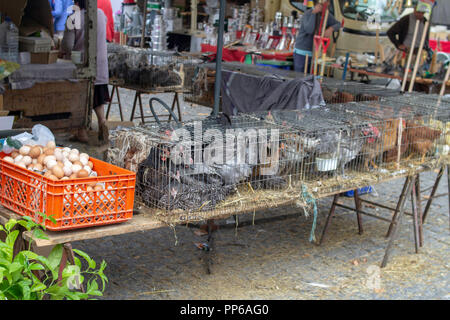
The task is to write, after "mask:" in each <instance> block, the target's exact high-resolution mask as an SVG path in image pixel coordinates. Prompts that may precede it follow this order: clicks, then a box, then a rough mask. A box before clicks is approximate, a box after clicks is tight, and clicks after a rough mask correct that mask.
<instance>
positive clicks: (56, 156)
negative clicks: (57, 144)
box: [54, 149, 64, 161]
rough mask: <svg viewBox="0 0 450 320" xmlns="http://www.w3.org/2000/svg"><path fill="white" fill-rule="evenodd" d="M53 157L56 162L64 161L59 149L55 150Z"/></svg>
mask: <svg viewBox="0 0 450 320" xmlns="http://www.w3.org/2000/svg"><path fill="white" fill-rule="evenodd" d="M54 155H55V158H56V160H59V161H63V160H64V155H63V153H62V151H61V149H55V152H54Z"/></svg>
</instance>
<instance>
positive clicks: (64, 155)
mask: <svg viewBox="0 0 450 320" xmlns="http://www.w3.org/2000/svg"><path fill="white" fill-rule="evenodd" d="M69 154H70V153H69V151H63V152H62V155H63V157H64V158H68V157H69Z"/></svg>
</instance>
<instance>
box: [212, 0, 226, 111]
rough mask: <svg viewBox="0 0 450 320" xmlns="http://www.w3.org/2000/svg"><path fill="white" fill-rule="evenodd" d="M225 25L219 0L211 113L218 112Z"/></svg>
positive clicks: (222, 5) (223, 7) (221, 1)
mask: <svg viewBox="0 0 450 320" xmlns="http://www.w3.org/2000/svg"><path fill="white" fill-rule="evenodd" d="M224 25H225V0H220V10H219V31H218V34H217V53H216V80H215V85H214V110H213V115H214V116H217V115H218V114H219V105H220V87H221V84H222V50H223V31H224V30H223V29H224Z"/></svg>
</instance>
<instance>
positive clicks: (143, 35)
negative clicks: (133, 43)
mask: <svg viewBox="0 0 450 320" xmlns="http://www.w3.org/2000/svg"><path fill="white" fill-rule="evenodd" d="M147 2H148V0H145V1H144V17H143V18H142V35H141V48H144V42H145V27H146V25H147V23H146V22H147Z"/></svg>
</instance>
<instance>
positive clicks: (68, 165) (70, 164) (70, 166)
mask: <svg viewBox="0 0 450 320" xmlns="http://www.w3.org/2000/svg"><path fill="white" fill-rule="evenodd" d="M63 164H64V167H69V168H72V162H70V161H69V160H67V159H66V160H64V161H63Z"/></svg>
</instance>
